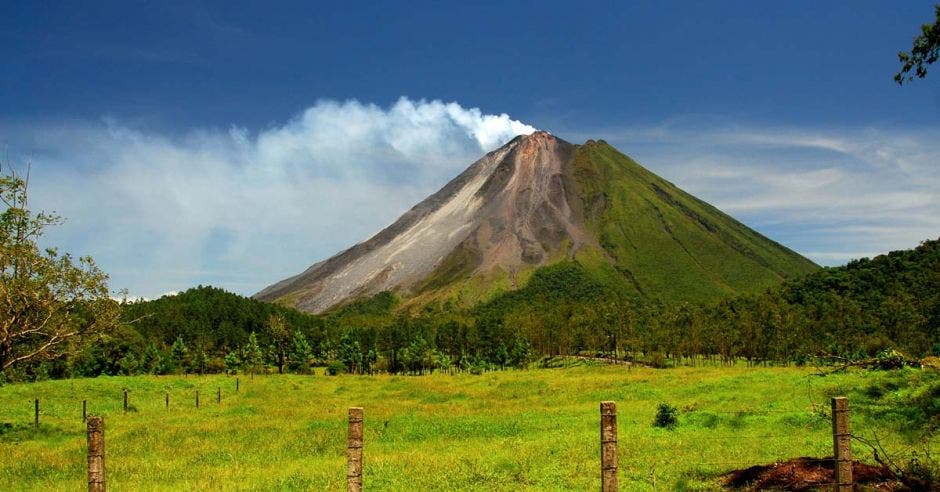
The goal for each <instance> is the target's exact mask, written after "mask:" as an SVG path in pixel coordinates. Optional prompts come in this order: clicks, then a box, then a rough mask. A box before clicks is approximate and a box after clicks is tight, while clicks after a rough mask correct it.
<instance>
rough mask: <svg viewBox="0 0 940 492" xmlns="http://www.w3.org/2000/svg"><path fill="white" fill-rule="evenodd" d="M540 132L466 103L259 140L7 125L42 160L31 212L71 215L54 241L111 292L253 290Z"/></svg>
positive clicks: (327, 108) (245, 134) (350, 110)
mask: <svg viewBox="0 0 940 492" xmlns="http://www.w3.org/2000/svg"><path fill="white" fill-rule="evenodd" d="M533 131H535V128H533V127H531V126H529V125H526V124H524V123H521V122H519V121H516V120H512V119H510V118H509V116H507V115H506V114H501V115H489V114H483V113H482V112H481V111H480V110H479V109H476V108H464V107H462V106H460V105H459V104H457V103H443V102H441V101H424V100H421V101H412V100H409V99H407V98H401V99H399V100H398V101H397V102H396V103H395V104H393V105H391V106H390V107H388V108H382V107H379V106H376V105H372V104H362V103H359V102H357V101H346V102H336V101H320V102H318V103H317V104H315V105H314V106H312V107H310V108H308V109H306V110H305V111H303V112H302V113H301V114H300V115H298V116H297V117H295V118H294V119H292V120H290V121H288V122H287V123H285V124H284V125H281V126H277V127H274V128H270V129H267V130H264V131H261V132H258V133H257V134H253V133H252V132H250V131H249V130H247V129H244V128H238V127H233V128H231V129H230V130H228V131H212V130H200V131H193V132H191V133H188V134H186V135H184V136H182V137H171V136H166V135H161V134H154V133H148V132H144V131H139V130H135V129H133V128H131V127H129V126H126V125H122V124H120V123H118V122H114V121H105V122H102V123H97V124H88V123H70V124H57V125H50V124H42V125H7V126H0V139H2V138H3V135H4V134H6V135H7V136H8V138H9V139H11V140H12V142H15V144H16V145H17V146H18V147H16V148H14V150H16V151H18V152H16V153H15V154H14V155H15V156H18V157H19V158H18V159H17V160H18V161H23V160H27V159H28V160H30V161H31V162H32V170H33V179H32V185H31V186H32V197H31V199H32V205H33V207H34V208H37V209H39V208H41V209H44V210H55V211H57V212H59V213H60V214H62V215H63V216H65V217H66V218H67V222H66V224H65V225H64V226H61V227H58V228H55V229H51V230H50V231H49V232H50V234H49V236H48V237H47V240H48V242H49V243H50V244H54V245H57V246H60V247H61V248H62V249H63V250H66V251H70V252H72V253H74V254H91V255H92V256H94V257H95V259H96V260H97V261H98V262H99V264H101V266H102V267H103V268H104V269H105V270H106V271H107V272H109V273H110V274H111V277H112V282H111V287H112V288H113V289H120V288H127V289H129V290H130V293H131V294H132V295H142V296H145V297H154V296H157V295H159V294H160V293H163V292H167V291H173V290H180V289H185V288H187V287H189V286H193V285H196V284H199V283H203V284H213V285H218V286H221V287H225V288H227V289H230V290H234V291H236V292H240V293H243V294H251V293H253V292H255V291H257V290H259V289H260V288H262V287H264V286H265V285H267V284H268V283H271V282H274V281H276V280H279V279H281V278H283V277H285V276H287V275H290V274H294V273H297V272H299V271H300V270H302V269H303V268H305V267H306V266H308V265H309V264H310V263H312V262H313V261H315V260H318V259H322V258H325V257H327V256H329V255H332V254H334V253H336V252H338V251H339V250H340V249H342V248H344V247H347V246H350V245H351V244H353V243H355V242H357V241H361V240H364V239H366V238H367V237H368V236H369V235H371V234H372V233H374V232H376V231H377V230H378V229H379V228H381V227H383V226H385V225H387V224H389V223H390V222H391V221H392V220H394V219H395V218H396V217H397V216H398V215H400V214H401V213H402V212H404V211H405V210H406V209H407V207H409V206H411V205H413V204H414V203H416V202H417V201H419V200H420V199H422V198H424V197H425V196H426V195H427V194H429V193H430V192H433V191H434V190H436V189H437V188H438V187H440V186H441V185H443V183H445V182H446V181H447V180H448V179H449V178H451V177H453V176H454V175H456V174H457V173H458V172H459V171H461V170H463V168H465V167H466V166H467V165H469V164H470V163H471V162H473V161H474V160H476V159H477V158H479V157H480V156H481V155H482V153H483V152H486V151H490V150H492V149H494V148H496V147H498V146H499V145H501V144H503V143H505V142H506V141H508V140H510V139H511V138H513V137H514V136H516V135H519V134H529V133H531V132H533Z"/></svg>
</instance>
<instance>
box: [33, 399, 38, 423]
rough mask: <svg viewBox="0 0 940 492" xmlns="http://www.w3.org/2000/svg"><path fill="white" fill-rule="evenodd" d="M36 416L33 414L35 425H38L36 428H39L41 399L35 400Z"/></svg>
mask: <svg viewBox="0 0 940 492" xmlns="http://www.w3.org/2000/svg"><path fill="white" fill-rule="evenodd" d="M33 406H34V414H33V423H34V424H35V425H36V428H37V429H38V428H39V398H36V399H35V400H33Z"/></svg>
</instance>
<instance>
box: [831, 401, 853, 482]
mask: <svg viewBox="0 0 940 492" xmlns="http://www.w3.org/2000/svg"><path fill="white" fill-rule="evenodd" d="M832 448H833V456H834V458H835V467H834V473H833V476H834V478H835V484H834V486H833V490H835V491H836V492H842V491H851V490H854V487H855V486H854V482H853V480H852V432H851V429H850V428H849V400H848V399H847V398H845V397H844V396H840V397H836V398H833V399H832Z"/></svg>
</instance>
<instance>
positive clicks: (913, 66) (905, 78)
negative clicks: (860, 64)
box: [894, 4, 940, 85]
mask: <svg viewBox="0 0 940 492" xmlns="http://www.w3.org/2000/svg"><path fill="white" fill-rule="evenodd" d="M934 10H935V12H936V19H935V20H934V23H933V24H923V25H921V26H920V34H919V35H918V36H917V37H915V38H914V44H913V46H912V47H911V51H910V53H908V52H905V51H901V52H899V53H898V60H900V61H901V70H900V71H899V72H898V73H896V74H895V75H894V81H895V82H897V83H898V85H901V84H904V82H910V81H912V80H914V77H917V78H921V79H922V78H924V77H926V76H927V65H930V64H931V63H934V62H936V61H937V58H938V56H940V4H937V5H936V7H934Z"/></svg>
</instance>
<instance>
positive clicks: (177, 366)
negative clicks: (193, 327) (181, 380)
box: [170, 336, 189, 373]
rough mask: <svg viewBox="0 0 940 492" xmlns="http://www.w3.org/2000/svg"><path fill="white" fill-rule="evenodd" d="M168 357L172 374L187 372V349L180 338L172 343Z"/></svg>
mask: <svg viewBox="0 0 940 492" xmlns="http://www.w3.org/2000/svg"><path fill="white" fill-rule="evenodd" d="M170 357H171V358H172V362H173V371H174V372H177V373H184V372H188V365H189V349H188V348H186V343H185V342H183V337H182V336H177V337H176V341H175V342H173V346H172V347H171V348H170Z"/></svg>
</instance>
